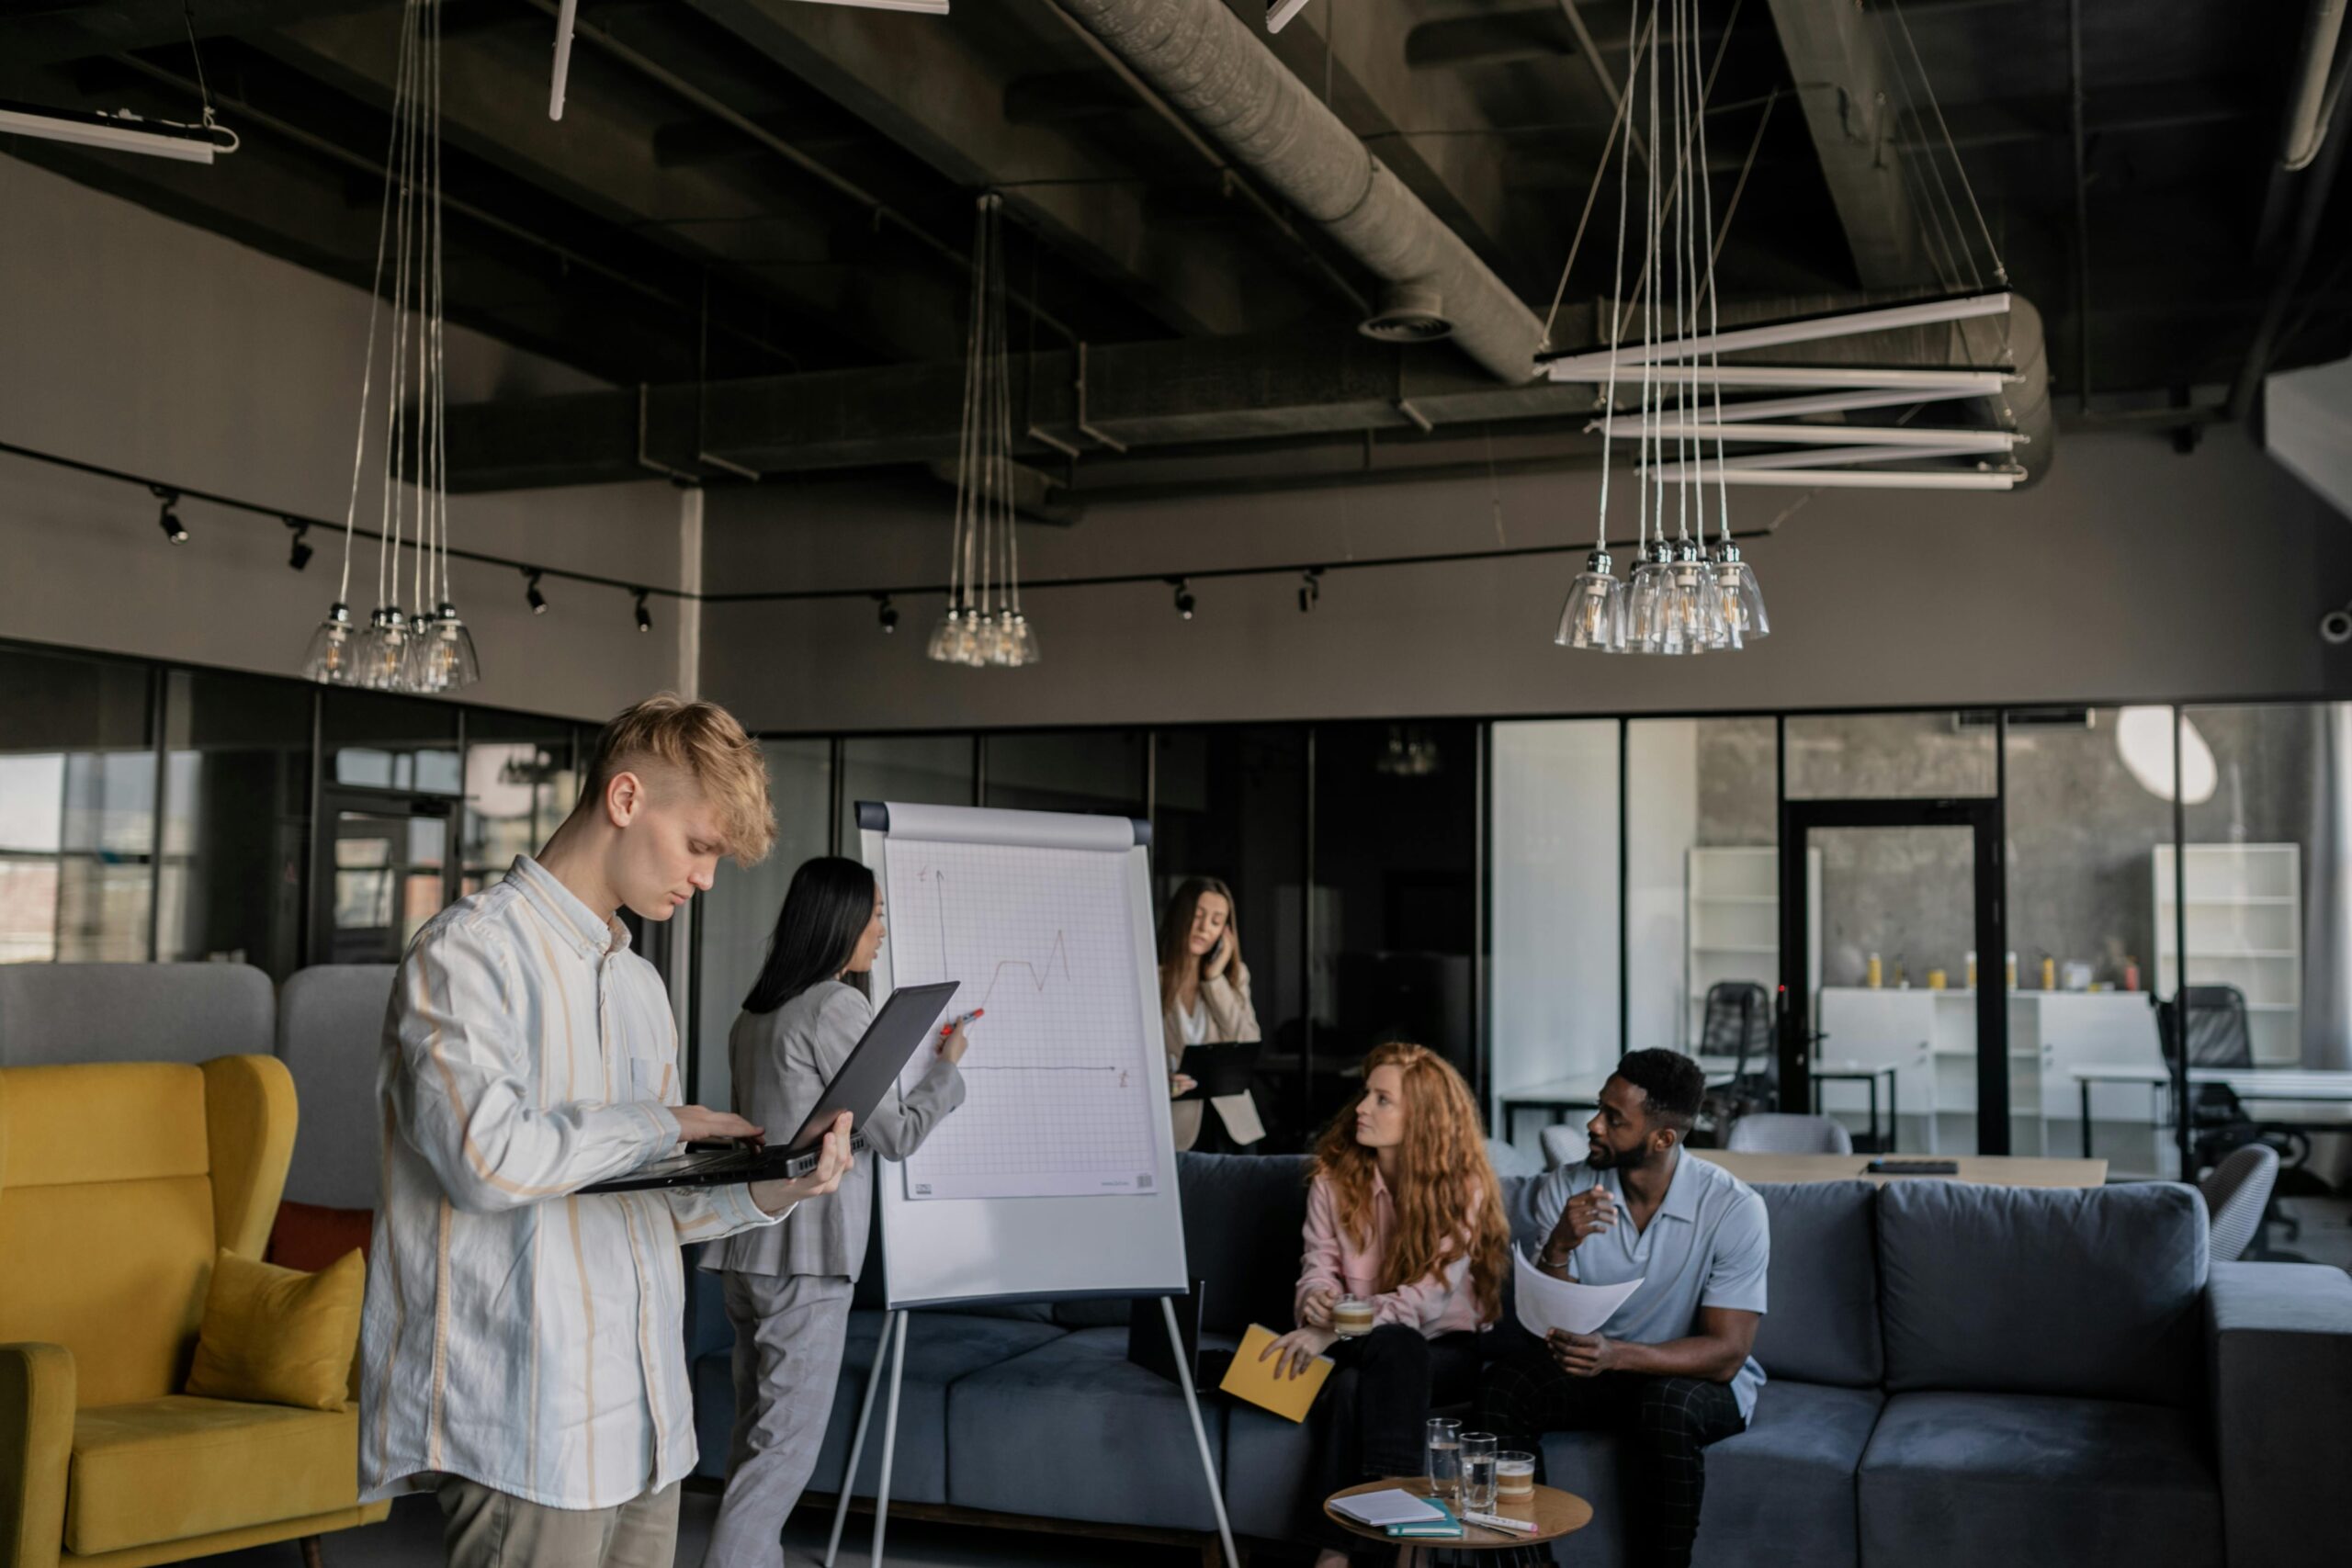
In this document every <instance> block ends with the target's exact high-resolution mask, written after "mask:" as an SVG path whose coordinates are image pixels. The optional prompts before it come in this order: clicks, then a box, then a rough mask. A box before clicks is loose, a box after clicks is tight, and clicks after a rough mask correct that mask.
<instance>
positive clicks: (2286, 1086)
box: [2067, 1063, 2352, 1159]
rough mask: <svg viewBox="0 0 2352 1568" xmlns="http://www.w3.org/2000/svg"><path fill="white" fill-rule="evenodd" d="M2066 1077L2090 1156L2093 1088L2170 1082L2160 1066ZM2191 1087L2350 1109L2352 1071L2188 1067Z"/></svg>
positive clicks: (2114, 1067) (2098, 1069) (2101, 1066)
mask: <svg viewBox="0 0 2352 1568" xmlns="http://www.w3.org/2000/svg"><path fill="white" fill-rule="evenodd" d="M2067 1072H2068V1074H2069V1075H2070V1076H2071V1077H2073V1078H2074V1080H2075V1087H2076V1088H2077V1089H2080V1090H2081V1091H2082V1100H2083V1157H2084V1158H2085V1159H2088V1158H2090V1155H2091V1085H2093V1084H2095V1083H2144V1084H2152V1085H2154V1086H2155V1087H2157V1088H2159V1089H2162V1088H2165V1087H2167V1086H2169V1085H2170V1084H2171V1082H2172V1071H2171V1069H2170V1068H2168V1067H2166V1066H2164V1065H2163V1064H2162V1063H2156V1064H2154V1066H2150V1065H2147V1064H2144V1063H2143V1064H2136V1065H2133V1064H2120V1063H2115V1064H2110V1063H2089V1064H2086V1065H2085V1066H2078V1067H2070V1068H2068V1069H2067ZM2188 1081H2189V1082H2190V1083H2191V1084H2208V1083H2217V1084H2222V1085H2226V1086H2227V1087H2228V1089H2230V1091H2231V1092H2232V1093H2233V1094H2235V1095H2236V1096H2237V1097H2238V1098H2239V1099H2240V1100H2273V1101H2278V1102H2280V1103H2287V1102H2293V1103H2298V1104H2306V1105H2346V1106H2352V1073H2342V1072H2322V1071H2316V1070H2310V1069H2305V1068H2301V1067H2191V1068H2189V1069H2188Z"/></svg>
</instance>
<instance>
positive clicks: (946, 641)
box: [922, 604, 963, 664]
mask: <svg viewBox="0 0 2352 1568" xmlns="http://www.w3.org/2000/svg"><path fill="white" fill-rule="evenodd" d="M962 619H963V617H962V616H961V615H959V614H958V613H957V611H956V606H955V605H953V604H950V605H949V606H947V608H946V610H945V611H944V612H943V613H942V614H941V615H940V617H939V619H938V620H937V621H935V622H933V624H932V628H931V640H930V641H929V642H927V643H925V644H924V645H923V649H922V651H923V657H924V658H926V659H930V660H935V661H937V662H938V663H941V664H953V663H954V662H955V661H956V633H957V632H959V631H960V630H962V629H963V628H962V626H961V625H960V624H959V623H960V622H961V621H962Z"/></svg>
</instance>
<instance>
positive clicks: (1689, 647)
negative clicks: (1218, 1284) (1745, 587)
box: [1674, 539, 1732, 653]
mask: <svg viewBox="0 0 2352 1568" xmlns="http://www.w3.org/2000/svg"><path fill="white" fill-rule="evenodd" d="M1708 570H1709V569H1708V562H1707V555H1706V552H1705V551H1704V550H1702V549H1701V548H1700V547H1699V546H1698V544H1697V543H1696V542H1695V541H1693V540H1690V539H1685V540H1683V541H1682V542H1681V543H1680V544H1679V545H1677V546H1676V547H1674V594H1675V601H1674V608H1675V613H1676V614H1677V615H1680V616H1681V617H1682V647H1683V651H1684V652H1686V653H1704V652H1706V651H1707V650H1708V649H1713V648H1725V647H1729V646H1732V645H1731V644H1730V643H1729V642H1728V640H1727V638H1726V635H1725V626H1724V614H1723V604H1722V601H1721V600H1720V599H1718V598H1717V597H1716V595H1715V593H1714V592H1713V583H1712V582H1711V581H1709V577H1708Z"/></svg>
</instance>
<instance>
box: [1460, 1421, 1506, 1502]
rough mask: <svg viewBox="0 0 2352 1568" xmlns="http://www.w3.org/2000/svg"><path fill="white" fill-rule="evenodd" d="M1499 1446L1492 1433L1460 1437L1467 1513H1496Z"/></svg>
mask: <svg viewBox="0 0 2352 1568" xmlns="http://www.w3.org/2000/svg"><path fill="white" fill-rule="evenodd" d="M1501 1444H1502V1439H1501V1438H1498V1437H1496V1436H1495V1435H1494V1434H1493V1433H1492V1432H1464V1433H1463V1434H1462V1506H1463V1507H1464V1509H1465V1510H1467V1511H1468V1512H1470V1513H1473V1514H1491V1513H1493V1512H1494V1511H1495V1450H1497V1449H1498V1448H1499V1447H1500V1446H1501Z"/></svg>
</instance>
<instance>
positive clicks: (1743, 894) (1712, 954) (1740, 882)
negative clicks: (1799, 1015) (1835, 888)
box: [1683, 844, 1821, 1043]
mask: <svg viewBox="0 0 2352 1568" xmlns="http://www.w3.org/2000/svg"><path fill="white" fill-rule="evenodd" d="M1804 874H1805V908H1807V909H1808V910H1810V911H1811V914H1810V916H1809V922H1808V923H1809V935H1808V938H1807V941H1806V942H1805V946H1806V948H1807V950H1808V951H1809V952H1810V953H1812V955H1813V956H1812V960H1811V962H1810V964H1808V965H1807V969H1808V973H1807V975H1806V978H1805V989H1806V991H1807V992H1808V994H1810V993H1811V992H1814V991H1817V990H1819V989H1820V988H1821V852H1820V851H1819V850H1807V851H1806V852H1805V856H1804ZM1683 900H1684V919H1683V931H1684V933H1685V936H1684V940H1685V942H1688V944H1689V949H1688V952H1687V953H1686V954H1685V956H1684V964H1683V970H1684V978H1685V982H1686V984H1685V987H1684V990H1685V993H1686V996H1687V998H1688V1000H1689V1023H1688V1026H1687V1038H1688V1039H1689V1040H1690V1041H1691V1042H1692V1043H1696V1042H1697V1041H1698V1039H1699V1031H1700V1027H1701V1025H1702V1023H1703V1021H1705V1017H1706V1010H1707V987H1710V986H1713V985H1714V984H1715V983H1716V982H1717V981H1719V980H1753V981H1755V982H1756V983H1757V984H1758V985H1759V986H1762V987H1764V989H1765V992H1766V993H1767V994H1768V995H1769V994H1770V993H1771V992H1772V991H1773V990H1774V989H1776V988H1777V987H1779V985H1780V983H1781V852H1780V850H1779V849H1778V848H1777V847H1775V846H1773V845H1770V844H1766V845H1762V846H1760V847H1757V848H1724V849H1693V850H1690V851H1686V852H1685V853H1684V858H1683Z"/></svg>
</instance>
